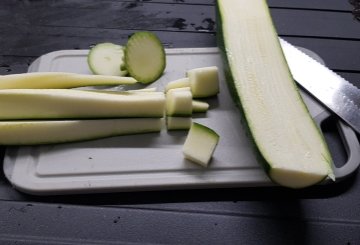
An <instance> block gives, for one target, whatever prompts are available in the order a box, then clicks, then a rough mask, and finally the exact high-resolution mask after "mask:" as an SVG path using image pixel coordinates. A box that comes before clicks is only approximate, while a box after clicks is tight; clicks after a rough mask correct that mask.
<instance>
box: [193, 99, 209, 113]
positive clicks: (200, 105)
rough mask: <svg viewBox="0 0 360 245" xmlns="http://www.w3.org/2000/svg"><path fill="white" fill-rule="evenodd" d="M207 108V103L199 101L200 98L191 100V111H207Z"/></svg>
mask: <svg viewBox="0 0 360 245" xmlns="http://www.w3.org/2000/svg"><path fill="white" fill-rule="evenodd" d="M208 109H209V104H208V103H206V102H204V101H200V100H193V101H192V111H193V113H196V112H207V110H208Z"/></svg>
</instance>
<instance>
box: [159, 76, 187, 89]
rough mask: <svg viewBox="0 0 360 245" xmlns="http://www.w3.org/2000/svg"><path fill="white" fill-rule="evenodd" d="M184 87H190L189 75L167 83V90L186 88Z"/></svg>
mask: <svg viewBox="0 0 360 245" xmlns="http://www.w3.org/2000/svg"><path fill="white" fill-rule="evenodd" d="M184 87H189V88H190V81H189V78H187V77H184V78H180V79H177V80H174V81H171V82H169V83H168V84H166V87H165V91H166V92H167V91H169V90H170V89H174V88H184Z"/></svg>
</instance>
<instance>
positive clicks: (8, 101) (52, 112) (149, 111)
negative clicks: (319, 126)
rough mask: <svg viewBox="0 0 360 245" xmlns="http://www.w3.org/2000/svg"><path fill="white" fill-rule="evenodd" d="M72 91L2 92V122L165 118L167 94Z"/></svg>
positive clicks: (11, 90)
mask: <svg viewBox="0 0 360 245" xmlns="http://www.w3.org/2000/svg"><path fill="white" fill-rule="evenodd" d="M151 94H152V95H146V96H145V95H143V94H141V95H137V93H132V94H131V93H130V94H126V95H125V94H112V93H100V92H93V91H83V90H71V89H4V90H0V101H1V103H0V111H1V113H0V120H14V119H21V120H24V119H64V118H120V117H163V114H164V110H165V95H164V93H161V92H151Z"/></svg>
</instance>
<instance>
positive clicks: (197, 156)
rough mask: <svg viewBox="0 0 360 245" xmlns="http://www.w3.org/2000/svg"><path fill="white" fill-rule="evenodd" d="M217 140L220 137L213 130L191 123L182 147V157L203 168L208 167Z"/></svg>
mask: <svg viewBox="0 0 360 245" xmlns="http://www.w3.org/2000/svg"><path fill="white" fill-rule="evenodd" d="M219 139H220V136H219V135H218V134H217V133H216V132H215V131H214V130H212V129H210V128H208V127H206V126H204V125H202V124H199V123H192V125H191V127H190V130H189V133H188V135H187V137H186V140H185V143H184V145H183V154H184V157H185V158H186V159H188V160H190V161H193V162H195V163H198V164H200V165H202V166H204V167H206V166H208V164H209V162H210V159H211V157H212V155H213V153H214V151H215V148H216V146H217V144H218V142H219Z"/></svg>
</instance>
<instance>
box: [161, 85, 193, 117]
mask: <svg viewBox="0 0 360 245" xmlns="http://www.w3.org/2000/svg"><path fill="white" fill-rule="evenodd" d="M191 114H192V95H191V92H190V89H183V88H179V89H170V90H169V91H168V92H167V93H166V115H168V116H191Z"/></svg>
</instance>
